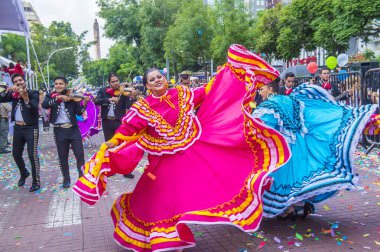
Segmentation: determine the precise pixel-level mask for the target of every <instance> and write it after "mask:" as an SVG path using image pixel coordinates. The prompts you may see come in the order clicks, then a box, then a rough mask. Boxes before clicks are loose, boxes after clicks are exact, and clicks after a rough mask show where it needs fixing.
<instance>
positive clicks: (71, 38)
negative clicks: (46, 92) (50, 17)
mask: <svg viewBox="0 0 380 252" xmlns="http://www.w3.org/2000/svg"><path fill="white" fill-rule="evenodd" d="M85 35H86V32H83V33H82V34H80V35H77V34H75V32H74V31H73V30H72V28H71V24H70V23H67V22H56V21H53V22H52V23H51V24H50V26H49V27H45V26H43V25H40V24H35V25H33V26H32V27H31V39H32V41H33V45H34V48H35V49H36V53H37V57H38V60H39V62H40V64H42V65H43V69H42V71H43V73H44V76H45V77H46V76H47V75H46V73H47V65H46V64H44V62H46V61H47V59H48V57H49V55H50V54H51V53H52V52H54V51H55V50H57V49H61V48H65V47H73V49H70V50H64V51H60V52H57V53H55V54H53V55H52V57H51V58H50V61H49V73H50V76H51V78H50V80H51V79H53V78H54V77H55V76H58V75H63V76H66V77H68V78H69V79H72V78H76V77H77V76H78V72H79V70H78V67H79V65H78V63H79V64H80V65H83V64H84V63H85V62H86V61H88V60H89V54H88V48H89V47H90V46H91V44H92V43H87V44H86V43H83V40H84V36H85ZM0 47H1V48H3V50H2V51H1V55H3V56H6V57H7V56H9V55H10V57H11V59H12V60H13V61H17V60H18V59H22V60H23V61H24V62H26V60H27V59H26V42H25V37H24V36H20V35H15V34H3V35H2V37H1V42H0ZM30 55H31V56H30V60H31V67H32V70H34V71H35V72H37V74H38V79H39V82H42V80H43V79H42V76H41V74H40V72H39V71H38V64H37V60H36V59H35V57H34V53H33V51H32V48H31V49H30ZM46 81H47V80H46Z"/></svg>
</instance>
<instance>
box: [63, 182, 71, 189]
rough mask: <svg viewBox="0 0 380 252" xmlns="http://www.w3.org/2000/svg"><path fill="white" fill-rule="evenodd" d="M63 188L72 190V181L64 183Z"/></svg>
mask: <svg viewBox="0 0 380 252" xmlns="http://www.w3.org/2000/svg"><path fill="white" fill-rule="evenodd" d="M62 187H63V188H70V181H63V186H62Z"/></svg>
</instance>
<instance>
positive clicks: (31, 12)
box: [22, 2, 41, 26]
mask: <svg viewBox="0 0 380 252" xmlns="http://www.w3.org/2000/svg"><path fill="white" fill-rule="evenodd" d="M22 5H23V6H24V11H25V17H26V20H28V23H29V26H31V25H32V24H35V23H37V24H41V20H40V18H39V17H38V15H37V13H36V11H35V9H34V8H33V5H32V4H31V3H29V2H22Z"/></svg>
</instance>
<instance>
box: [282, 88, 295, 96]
mask: <svg viewBox="0 0 380 252" xmlns="http://www.w3.org/2000/svg"><path fill="white" fill-rule="evenodd" d="M291 92H293V89H291V88H288V89H286V90H285V92H284V95H290V93H291Z"/></svg>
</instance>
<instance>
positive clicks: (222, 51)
mask: <svg viewBox="0 0 380 252" xmlns="http://www.w3.org/2000/svg"><path fill="white" fill-rule="evenodd" d="M209 13H210V14H209V15H210V17H211V18H210V23H211V29H212V31H213V32H214V34H213V38H212V41H211V55H212V58H213V59H214V61H215V62H216V64H223V63H224V62H225V61H226V58H227V50H228V48H229V46H230V45H231V44H241V45H244V46H245V47H246V48H247V49H251V50H253V49H254V42H255V36H254V32H253V24H254V18H253V17H252V16H251V15H250V14H248V13H246V12H245V7H244V4H243V2H242V1H234V0H218V1H215V6H214V8H213V9H211V10H210V12H209Z"/></svg>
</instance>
